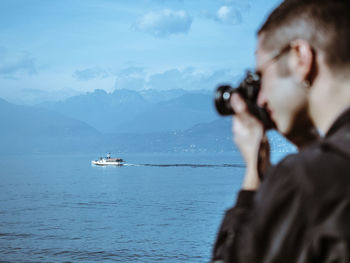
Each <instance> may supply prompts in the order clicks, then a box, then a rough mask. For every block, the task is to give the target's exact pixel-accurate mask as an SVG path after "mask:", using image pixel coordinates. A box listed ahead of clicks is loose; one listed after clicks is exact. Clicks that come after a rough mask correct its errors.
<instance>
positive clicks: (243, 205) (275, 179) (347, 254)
mask: <svg viewBox="0 0 350 263" xmlns="http://www.w3.org/2000/svg"><path fill="white" fill-rule="evenodd" d="M212 262H225V263H228V262H235V263H239V262H245V263H255V262H264V263H270V262H271V263H272V262H274V263H275V262H282V263H288V262H293V263H294V262H299V263H301V262H334V263H335V262H337V263H338V262H350V110H347V111H346V112H344V113H343V114H342V115H341V116H340V117H339V118H338V119H337V120H336V121H335V123H334V124H333V125H332V127H331V128H330V130H329V131H328V133H327V134H326V136H325V137H324V138H323V139H321V140H319V141H318V142H316V143H314V144H313V145H312V146H310V147H307V148H306V149H304V150H303V151H301V152H299V153H298V154H294V155H290V156H288V157H286V158H285V159H284V160H283V161H281V162H280V163H279V164H278V165H277V166H275V167H273V168H271V169H270V171H269V172H268V175H267V176H266V178H265V179H264V181H263V182H262V184H261V186H260V188H259V190H258V191H257V192H256V193H255V192H253V191H241V192H240V193H239V195H238V198H237V201H236V205H235V206H234V207H233V208H231V209H229V210H228V211H227V212H226V215H225V217H224V219H223V222H222V225H221V227H220V230H219V233H218V236H217V240H216V243H215V247H214V250H213V258H212Z"/></svg>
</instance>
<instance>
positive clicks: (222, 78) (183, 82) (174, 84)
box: [146, 67, 238, 90]
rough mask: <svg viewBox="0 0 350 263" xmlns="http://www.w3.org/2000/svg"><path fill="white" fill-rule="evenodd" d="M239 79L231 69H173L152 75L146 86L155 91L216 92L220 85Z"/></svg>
mask: <svg viewBox="0 0 350 263" xmlns="http://www.w3.org/2000/svg"><path fill="white" fill-rule="evenodd" d="M237 78H238V77H237V75H235V73H234V72H232V71H231V70H229V69H222V70H216V71H210V72H199V71H198V70H196V69H195V68H191V67H190V68H186V69H184V70H178V69H171V70H167V71H165V72H162V73H158V74H154V75H151V76H150V77H149V79H148V81H147V83H146V86H147V88H149V89H155V90H170V89H185V90H214V88H215V87H216V86H217V85H218V84H219V83H223V82H224V83H233V82H236V81H237Z"/></svg>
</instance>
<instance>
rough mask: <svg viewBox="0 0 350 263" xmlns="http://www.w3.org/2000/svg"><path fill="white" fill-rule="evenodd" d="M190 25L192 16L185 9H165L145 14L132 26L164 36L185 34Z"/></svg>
mask: <svg viewBox="0 0 350 263" xmlns="http://www.w3.org/2000/svg"><path fill="white" fill-rule="evenodd" d="M191 25H192V17H191V16H190V15H189V14H188V13H186V12H185V11H182V10H179V11H173V10H171V9H165V10H163V11H160V12H150V13H147V14H145V15H144V16H143V17H141V18H140V19H139V21H138V22H137V23H136V24H135V25H134V28H135V29H137V30H139V31H143V32H147V33H149V34H151V35H153V36H155V37H160V38H164V37H168V36H170V35H175V34H186V33H188V31H189V30H190V28H191Z"/></svg>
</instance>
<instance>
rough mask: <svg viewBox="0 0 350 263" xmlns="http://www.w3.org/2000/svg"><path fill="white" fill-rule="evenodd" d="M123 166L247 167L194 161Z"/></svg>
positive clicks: (127, 164)
mask: <svg viewBox="0 0 350 263" xmlns="http://www.w3.org/2000/svg"><path fill="white" fill-rule="evenodd" d="M123 166H148V167H190V168H201V167H204V168H222V167H239V168H243V167H245V165H244V164H192V163H174V164H151V163H143V164H131V163H125V164H123Z"/></svg>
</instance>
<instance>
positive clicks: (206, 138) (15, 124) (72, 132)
mask: <svg viewBox="0 0 350 263" xmlns="http://www.w3.org/2000/svg"><path fill="white" fill-rule="evenodd" d="M97 93H98V92H97ZM95 95H96V94H95ZM96 96H100V98H101V100H102V101H106V98H105V97H106V96H107V97H108V94H104V93H103V92H102V93H101V94H97V95H96ZM193 96H195V100H194V97H193ZM126 97H128V96H126ZM75 99H78V98H75ZM82 99H83V100H85V99H86V98H82ZM120 99H121V100H122V98H120ZM136 99H139V98H138V95H136V96H135V100H136ZM140 100H141V101H143V99H142V98H141V99H140ZM207 100H208V97H207V96H205V95H203V94H202V95H198V94H185V95H183V96H180V97H179V98H176V99H173V100H170V101H169V102H162V103H158V104H157V109H163V110H164V112H167V113H168V114H169V112H170V110H169V109H171V110H173V113H172V114H173V115H172V118H174V119H172V118H171V117H170V119H169V115H168V114H164V115H161V114H158V115H157V114H156V113H157V112H154V113H152V114H154V115H153V116H150V118H149V119H146V120H145V123H144V125H150V124H149V123H150V122H151V121H154V123H153V124H154V125H155V127H156V129H155V130H158V129H160V128H159V127H160V126H159V127H158V126H156V125H158V123H156V122H159V125H161V124H162V122H161V121H159V120H162V118H163V120H164V121H169V122H171V121H174V122H175V123H176V121H178V120H179V121H180V123H177V124H176V125H179V126H181V121H183V122H184V123H185V122H186V121H185V118H188V116H190V115H191V114H193V115H192V116H194V115H195V114H199V113H201V114H203V115H204V116H205V114H206V113H207V112H206V108H208V106H207V105H208V104H207V103H208V102H207ZM94 101H96V100H94ZM182 108H184V109H186V110H184V111H181V110H178V111H175V109H182ZM190 110H192V113H189V112H191V111H190ZM151 112H152V111H151V110H149V111H148V112H147V111H146V112H144V115H143V116H147V115H148V114H151ZM160 112H161V113H162V111H160ZM194 113H195V114H194ZM176 114H177V117H174V116H175V115H176ZM186 114H187V115H186ZM140 116H141V115H140ZM198 116H199V117H201V116H200V115H198ZM199 117H198V118H199ZM140 118H141V117H140ZM168 119H169V120H168ZM195 121H198V119H196V120H193V122H194V123H195ZM0 122H1V129H0V153H2V154H8V153H18V152H24V153H37V152H44V153H57V152H60V153H62V152H65V153H72V152H113V153H140V152H147V153H152V152H168V153H171V152H226V151H236V150H237V148H236V146H235V145H234V144H233V143H232V134H231V118H230V117H227V118H216V119H214V120H213V121H210V122H202V123H197V124H195V125H193V126H192V127H191V128H188V129H183V130H173V131H157V132H155V131H151V132H145V130H147V129H143V133H130V132H128V133H125V132H124V133H120V132H119V133H109V134H101V133H99V132H98V131H97V130H96V129H94V128H93V127H91V126H90V125H88V124H86V123H84V122H82V121H79V120H76V119H73V118H70V117H66V116H64V115H62V114H60V113H56V112H53V111H50V110H47V109H43V108H39V107H32V106H19V105H14V104H11V103H8V102H6V101H5V100H1V99H0ZM138 124H139V125H141V127H142V125H143V123H142V122H139V123H138ZM130 125H132V123H130ZM186 125H190V122H188V123H186ZM135 127H136V126H135ZM168 127H169V126H168ZM148 130H151V129H148ZM270 139H271V142H272V143H271V146H272V147H271V148H272V150H273V151H281V150H282V151H289V150H291V147H290V145H288V144H286V141H285V140H283V139H282V138H281V136H278V135H277V133H276V132H275V133H272V134H271V135H270Z"/></svg>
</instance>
